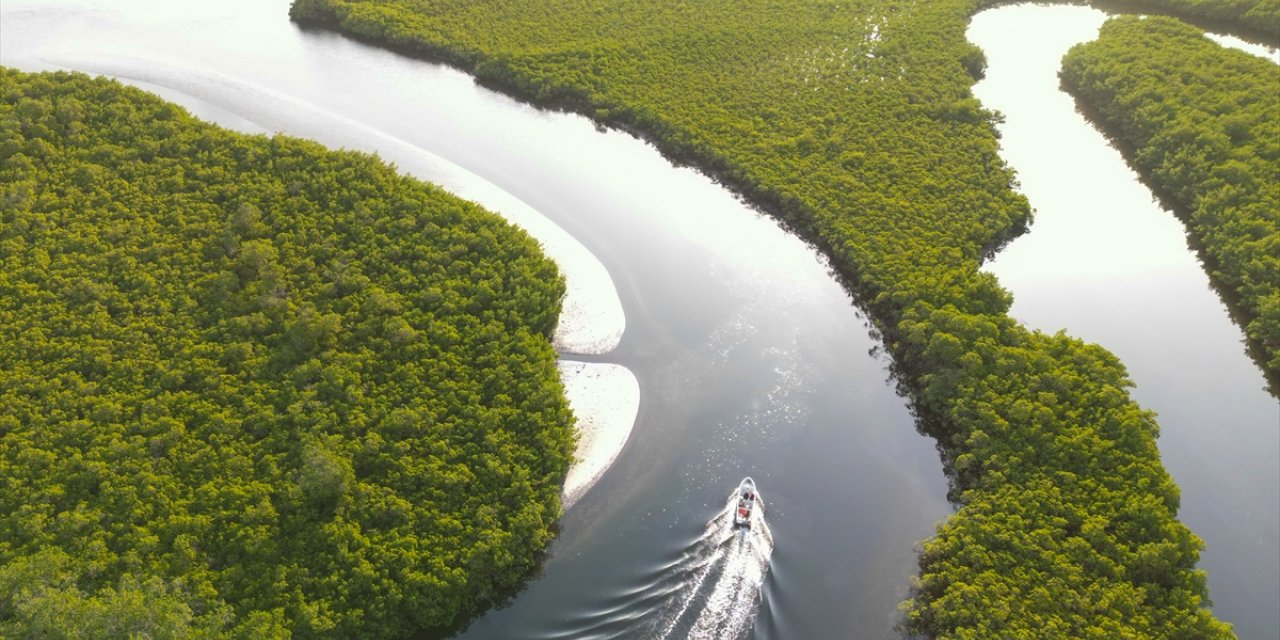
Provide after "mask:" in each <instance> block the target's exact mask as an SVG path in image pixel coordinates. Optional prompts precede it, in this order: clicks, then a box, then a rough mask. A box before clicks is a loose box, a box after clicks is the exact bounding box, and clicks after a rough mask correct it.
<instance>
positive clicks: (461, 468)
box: [0, 68, 573, 638]
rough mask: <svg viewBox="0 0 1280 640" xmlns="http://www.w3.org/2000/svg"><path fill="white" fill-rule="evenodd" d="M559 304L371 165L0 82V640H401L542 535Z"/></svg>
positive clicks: (433, 205)
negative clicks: (553, 334) (314, 639)
mask: <svg viewBox="0 0 1280 640" xmlns="http://www.w3.org/2000/svg"><path fill="white" fill-rule="evenodd" d="M563 292H564V283H563V280H562V279H561V277H560V276H559V274H558V273H557V271H556V269H555V266H554V264H553V263H551V262H549V261H548V260H547V259H545V258H544V257H542V255H541V253H540V251H539V249H538V246H537V244H536V243H535V241H534V240H532V239H531V238H530V237H529V236H528V235H526V234H525V233H524V232H522V231H520V230H518V229H515V228H513V227H511V226H509V225H508V224H507V223H505V222H504V221H503V220H502V219H501V218H498V217H497V216H495V215H493V214H490V213H487V212H485V211H482V210H480V209H479V208H478V207H476V206H474V205H472V204H469V203H466V202H463V201H461V200H458V199H456V198H454V197H452V196H449V195H448V194H445V193H443V192H442V191H440V190H438V189H436V188H434V187H431V186H429V185H426V184H423V183H420V182H417V181H415V180H411V179H408V178H404V177H401V176H399V175H397V174H396V173H395V172H394V171H393V170H392V169H391V168H390V167H388V166H386V165H384V164H383V163H381V162H380V161H378V160H377V159H376V158H373V157H370V156H366V155H362V154H357V153H348V152H330V151H327V150H325V149H323V148H322V147H320V146H319V145H316V144H314V143H309V142H305V141H301V140H297V139H293V138H288V137H285V136H275V137H265V136H245V135H240V134H235V133H232V132H229V131H225V130H223V129H220V128H217V127H214V126H211V125H207V124H204V123H202V122H199V121H197V120H195V119H194V118H192V117H190V116H189V115H188V114H187V113H186V112H184V111H182V110H181V109H179V108H178V107H175V106H173V105H171V104H168V103H165V102H163V101H161V100H160V99H158V98H156V97H154V96H151V95H150V94H147V93H144V92H142V91H138V90H135V89H131V88H127V87H124V86H122V85H120V84H118V83H116V82H112V81H107V80H103V79H90V78H88V77H86V76H83V75H73V74H61V73H60V74H25V73H19V72H16V71H12V70H7V69H3V68H0V636H3V637H6V638H63V637H66V638H89V637H94V638H126V637H148V638H179V637H182V638H186V637H201V638H204V637H210V638H213V637H238V638H266V637H289V636H292V637H298V638H307V637H333V638H403V637H406V636H408V635H409V634H410V633H411V632H413V631H415V630H418V629H422V628H426V627H435V626H440V625H447V624H451V623H454V622H455V621H456V620H457V619H458V618H459V617H460V616H466V615H468V614H470V613H473V612H475V611H477V610H480V609H484V608H487V607H489V606H492V604H493V603H494V602H495V600H498V599H500V598H502V597H504V596H505V594H506V592H507V591H508V590H509V589H510V588H511V587H512V586H513V585H515V584H517V583H518V582H519V581H521V580H523V579H525V578H526V577H527V575H528V574H529V572H530V571H531V570H532V569H534V568H535V567H536V564H537V562H538V560H539V556H540V554H541V553H542V551H543V549H544V548H545V546H546V545H547V543H548V542H549V540H550V539H551V537H552V532H551V526H552V524H553V523H554V521H555V520H556V519H557V518H558V517H559V514H560V503H559V495H560V485H561V483H562V482H563V480H564V477H565V473H566V471H567V469H568V466H569V461H570V457H571V455H572V451H573V442H572V416H571V414H570V412H569V410H568V407H567V405H566V402H565V400H564V397H563V388H562V386H561V383H560V380H559V376H558V373H557V370H556V365H555V354H554V352H553V350H552V348H551V345H550V342H549V339H548V335H549V333H550V331H551V330H552V328H553V326H554V324H555V322H556V320H557V315H558V313H559V302H560V298H561V296H562V295H563Z"/></svg>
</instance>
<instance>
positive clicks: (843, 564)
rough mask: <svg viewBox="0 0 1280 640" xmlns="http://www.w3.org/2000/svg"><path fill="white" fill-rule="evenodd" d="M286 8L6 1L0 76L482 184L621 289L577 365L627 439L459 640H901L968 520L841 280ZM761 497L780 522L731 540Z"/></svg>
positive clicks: (608, 140) (736, 219) (607, 146)
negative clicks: (103, 89)
mask: <svg viewBox="0 0 1280 640" xmlns="http://www.w3.org/2000/svg"><path fill="white" fill-rule="evenodd" d="M287 8H288V2H287V1H286V0H273V1H269V2H264V1H261V0H234V1H231V2H223V3H214V4H201V5H190V4H187V3H172V2H167V1H161V0H118V1H115V2H106V1H99V0H67V1H53V2H34V1H24V0H5V2H4V4H3V6H2V7H0V62H2V63H3V64H5V65H9V66H14V67H18V68H21V69H25V70H40V69H50V68H71V69H78V70H84V71H89V72H93V73H102V74H106V75H112V76H115V77H119V78H121V79H123V80H125V81H127V82H131V83H134V84H139V85H141V86H144V87H145V88H148V89H151V90H155V91H157V92H159V93H161V94H162V95H163V96H164V97H166V98H168V99H171V100H174V101H176V102H179V103H181V104H183V105H184V106H187V107H188V108H189V109H191V110H192V111H193V112H194V113H196V114H197V115H200V116H201V117H204V118H206V119H210V120H213V121H216V122H219V123H221V124H223V125H225V126H228V127H232V128H236V129H240V130H244V131H250V132H275V131H282V132H286V133H293V134H296V135H302V136H304V137H310V138H314V139H318V140H320V141H321V142H323V143H325V144H328V145H330V146H345V147H349V148H358V149H366V150H376V151H377V152H378V153H379V154H380V155H382V156H383V157H385V158H389V159H392V160H395V161H396V162H397V164H398V165H399V166H401V168H402V169H405V170H409V171H412V172H414V173H417V174H424V173H425V174H428V175H431V176H433V177H434V176H440V177H441V178H442V181H443V182H445V183H446V185H449V186H451V188H455V190H456V186H457V184H458V181H459V180H461V181H462V182H466V181H465V180H462V179H461V178H459V177H458V176H460V175H461V176H465V175H466V174H471V175H474V176H476V177H478V178H480V179H482V180H483V184H482V185H480V187H476V189H475V190H473V191H471V192H468V193H467V194H466V195H468V197H474V195H475V194H476V193H479V194H480V195H481V196H483V198H487V199H488V201H489V202H495V203H497V205H495V208H498V209H499V210H501V209H502V208H503V207H502V205H503V204H504V203H506V204H510V203H517V204H516V205H515V206H516V208H521V207H522V206H527V207H528V209H531V210H533V211H536V212H537V213H538V214H540V215H541V216H545V218H547V219H548V220H550V221H552V222H554V223H555V225H557V226H558V227H559V228H561V229H563V230H565V231H567V232H568V234H569V235H571V236H572V237H573V238H575V239H576V240H577V242H579V243H581V245H582V246H584V247H586V249H587V250H589V252H590V253H591V254H592V255H593V256H594V257H595V259H597V260H598V261H599V263H600V264H601V265H603V267H604V268H605V270H606V271H607V272H608V274H609V275H610V276H611V280H612V285H613V287H614V288H615V289H616V292H617V298H618V300H619V301H620V303H621V308H622V310H623V312H624V313H625V332H623V333H622V334H621V336H620V338H621V339H620V342H619V343H618V345H617V346H616V347H615V348H611V349H609V348H604V349H599V350H598V351H600V352H599V353H595V354H587V355H577V356H573V357H574V358H576V359H579V360H582V361H586V362H590V363H610V364H616V365H621V366H622V367H625V368H626V369H629V370H630V371H631V372H632V373H633V374H634V375H635V378H636V380H637V381H638V387H639V389H640V394H639V396H640V397H639V412H638V415H637V416H636V420H635V426H634V429H633V431H632V433H631V435H630V439H629V440H628V441H627V442H626V446H625V448H623V449H622V450H621V453H620V454H619V455H618V457H617V459H616V461H615V462H614V463H613V465H612V466H611V467H610V468H609V470H608V472H607V473H604V474H603V476H601V479H600V480H599V482H598V484H596V485H595V486H594V487H592V488H591V489H590V490H588V491H586V492H585V493H583V494H582V495H581V497H580V498H578V500H577V502H576V504H575V506H574V507H573V508H572V509H570V510H569V511H568V512H567V513H566V516H565V518H564V519H563V521H562V523H561V526H562V528H561V534H560V537H559V538H558V539H557V540H556V541H555V543H554V544H553V545H552V547H551V549H550V553H549V558H548V560H547V562H546V563H545V565H544V567H543V570H542V574H541V575H540V576H539V577H537V578H536V579H534V580H532V581H531V582H530V583H529V584H528V585H527V587H526V588H525V589H524V590H523V591H522V592H521V593H519V594H518V595H517V596H516V597H515V598H514V600H513V601H512V603H511V605H510V606H509V607H507V608H503V609H498V610H494V611H491V612H489V613H488V614H486V615H484V616H482V617H480V618H479V619H477V620H475V621H474V622H473V623H472V624H471V626H470V627H469V628H468V629H467V630H466V631H465V632H464V633H463V634H462V635H463V637H467V638H559V637H565V638H567V637H573V638H578V637H611V636H623V637H661V636H664V635H665V636H669V637H673V638H676V637H686V636H693V637H726V636H732V635H753V636H754V637H759V638H813V639H822V638H847V637H851V636H852V637H858V638H893V637H895V634H894V632H893V630H892V626H893V624H894V622H895V621H896V619H897V612H896V605H897V603H898V602H899V601H901V600H902V599H903V598H905V597H906V595H907V593H906V590H907V586H908V584H909V579H910V576H912V575H914V574H915V573H916V571H917V568H916V553H915V545H916V544H917V543H918V542H919V541H920V540H922V539H923V538H925V537H927V536H928V535H930V534H931V533H932V531H933V526H934V523H935V522H937V521H939V520H941V519H942V518H945V517H946V515H947V514H949V513H950V511H951V508H950V506H949V505H948V503H947V502H946V499H945V493H946V482H945V479H944V478H943V476H942V472H941V468H940V464H939V461H938V456H937V453H936V451H935V449H934V446H933V442H932V441H931V440H930V439H928V438H926V437H924V436H921V435H919V434H918V433H917V432H916V430H915V425H914V421H913V419H912V417H911V416H910V414H909V413H908V411H907V409H906V406H905V403H904V401H903V399H902V398H900V397H898V396H897V395H896V394H895V392H894V388H893V385H892V384H891V383H890V382H889V371H888V363H887V362H886V361H885V360H884V359H883V358H882V357H881V356H877V355H873V353H872V352H873V351H876V347H877V346H878V344H877V342H876V341H875V340H873V339H872V338H871V337H869V335H868V330H867V328H866V327H865V326H864V325H863V323H862V322H860V321H859V319H858V317H857V311H856V309H855V308H854V306H853V304H852V302H851V300H850V299H849V297H848V295H847V294H846V292H845V291H844V290H843V288H842V287H841V285H840V284H839V283H838V282H837V281H836V280H835V279H834V278H833V277H832V276H831V275H830V273H829V272H828V267H827V265H826V263H825V262H824V260H822V259H821V258H820V257H819V256H818V255H817V254H816V252H815V251H814V250H813V249H812V248H811V247H809V246H807V245H805V244H804V243H803V242H801V241H799V240H797V239H796V238H794V237H793V236H791V235H789V234H787V233H785V232H783V231H782V230H780V229H779V228H778V226H777V225H776V224H775V223H774V222H773V221H772V220H771V219H769V218H767V217H764V216H761V215H760V214H759V213H758V212H756V211H754V210H753V209H751V208H750V207H748V206H745V205H744V204H743V203H741V202H739V201H738V200H736V199H735V198H734V197H733V196H732V195H731V194H730V193H728V192H727V191H726V190H724V189H722V188H720V187H719V186H717V185H716V184H714V183H713V182H712V181H711V180H709V179H708V178H706V177H705V176H702V175H700V174H698V173H696V172H694V171H692V170H689V169H684V168H675V167H673V166H672V165H671V164H670V163H668V162H667V161H665V160H664V159H663V158H662V157H661V156H660V154H658V153H657V151H656V150H654V149H653V148H652V147H651V146H649V145H647V144H645V143H643V142H641V141H638V140H636V139H635V138H632V137H630V136H628V135H625V134H623V133H619V132H612V131H611V132H601V131H598V130H597V129H596V128H595V127H594V126H593V125H592V124H591V123H590V122H588V121H587V120H585V119H583V118H581V117H576V116H570V115H565V114H556V113H547V112H544V111H539V110H536V109H534V108H531V107H529V106H527V105H523V104H520V103H518V102H516V101H513V100H511V99H509V98H507V97H504V96H502V95H500V94H496V93H494V92H491V91H488V90H486V89H483V88H480V87H478V86H476V85H475V84H474V83H473V82H472V81H471V79H470V78H469V77H468V76H466V75H465V74H462V73H459V72H457V71H454V70H451V69H448V68H445V67H442V66H439V65H433V64H427V63H423V62H419V61H414V60H408V59H405V58H403V57H400V56H397V55H395V54H392V53H389V52H386V51H383V50H380V49H377V48H373V47H368V46H365V45H361V44H358V43H355V42H352V41H349V40H347V39H345V38H342V37H339V36H336V35H333V34H329V33H323V32H308V31H303V30H300V29H299V28H298V27H296V26H295V25H293V24H292V23H290V22H289V21H288V19H287ZM433 158H435V159H437V160H442V161H443V162H444V163H445V168H444V169H441V168H440V165H439V163H438V162H437V163H435V164H433V160H432V159H433ZM450 167H453V168H452V169H451V168H450ZM473 186H474V184H473ZM481 187H483V188H481ZM482 201H484V200H482ZM504 213H505V212H504ZM606 316H607V314H606ZM615 321H616V318H609V317H606V318H604V319H603V320H599V322H601V323H605V324H609V325H611V326H612V325H613V324H614V323H615ZM601 335H603V336H605V337H606V338H607V337H608V336H609V335H611V333H610V331H603V332H601ZM607 342H608V341H607V340H605V343H606V344H605V345H604V346H605V347H609V346H611V345H609V344H607ZM571 400H572V398H571ZM575 406H576V405H575ZM746 475H750V476H753V477H754V478H755V480H756V482H757V483H758V485H759V487H760V492H761V496H762V498H763V501H764V505H765V508H766V509H767V514H768V519H767V523H765V522H764V521H761V526H757V527H754V528H752V530H751V531H750V532H740V533H737V534H734V535H731V536H729V535H725V533H726V531H727V530H726V528H725V527H724V522H723V515H724V512H725V510H726V508H727V503H726V498H727V495H728V493H729V492H730V491H731V490H732V489H733V488H734V487H735V486H736V485H737V483H738V481H739V480H741V478H742V477H743V476H746Z"/></svg>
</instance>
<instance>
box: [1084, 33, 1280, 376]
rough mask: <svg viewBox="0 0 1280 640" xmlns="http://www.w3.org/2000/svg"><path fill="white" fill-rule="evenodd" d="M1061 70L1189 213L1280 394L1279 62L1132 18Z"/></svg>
mask: <svg viewBox="0 0 1280 640" xmlns="http://www.w3.org/2000/svg"><path fill="white" fill-rule="evenodd" d="M1274 24H1280V23H1274ZM1061 76H1062V83H1063V86H1064V87H1065V88H1066V89H1067V90H1068V91H1069V92H1071V93H1072V94H1073V95H1075V97H1076V99H1077V100H1078V101H1079V102H1080V103H1081V104H1082V105H1084V106H1085V108H1086V109H1085V110H1086V112H1087V113H1089V114H1090V115H1091V116H1093V118H1094V119H1095V120H1096V121H1097V122H1098V123H1099V124H1100V125H1101V127H1102V128H1103V129H1104V130H1105V131H1107V132H1108V133H1109V134H1110V135H1111V136H1112V138H1113V139H1115V140H1116V141H1117V142H1119V146H1120V147H1121V149H1123V150H1124V151H1125V156H1126V158H1127V159H1128V160H1129V162H1130V163H1131V164H1133V165H1134V166H1135V168H1136V169H1137V171H1138V172H1139V173H1140V174H1141V175H1142V176H1143V178H1144V179H1145V180H1146V181H1147V182H1149V183H1151V184H1153V185H1154V186H1155V188H1156V190H1157V191H1158V192H1159V193H1162V194H1164V196H1165V197H1166V198H1167V199H1168V200H1170V201H1171V203H1172V205H1173V208H1174V210H1175V211H1177V212H1179V214H1180V215H1181V216H1182V217H1183V219H1184V221H1185V222H1186V223H1187V226H1188V228H1189V229H1190V231H1191V234H1192V236H1193V237H1194V238H1196V239H1197V240H1198V241H1199V244H1200V246H1201V247H1202V253H1203V255H1204V256H1205V263H1206V266H1208V267H1209V273H1210V276H1211V277H1212V278H1213V280H1214V282H1215V283H1216V284H1217V285H1218V287H1219V288H1221V289H1225V290H1226V291H1227V294H1228V295H1227V297H1228V299H1230V300H1232V302H1234V303H1235V305H1234V306H1235V307H1236V309H1237V310H1238V311H1239V315H1240V316H1241V317H1242V319H1241V324H1243V325H1244V328H1245V333H1246V335H1247V336H1248V338H1249V341H1250V343H1251V345H1252V346H1253V350H1254V352H1255V353H1256V354H1257V358H1256V359H1257V360H1259V361H1260V362H1261V363H1262V367H1263V369H1264V370H1265V371H1266V372H1267V376H1268V378H1269V380H1270V382H1271V386H1272V390H1273V393H1280V284H1278V283H1280V117H1277V116H1278V115H1280V67H1277V66H1276V65H1275V64H1274V63H1272V62H1269V61H1267V60H1263V59H1261V58H1259V57H1257V56H1252V55H1248V54H1245V53H1242V52H1240V51H1235V50H1232V49H1227V48H1224V47H1220V46H1218V45H1217V44H1216V43H1214V42H1212V41H1211V40H1209V39H1207V38H1205V37H1204V35H1203V34H1201V33H1200V32H1199V31H1198V30H1197V29H1195V28H1193V27H1189V26H1187V25H1185V24H1183V23H1181V22H1178V21H1176V20H1172V19H1169V18H1159V17H1152V18H1148V19H1138V18H1136V17H1132V16H1129V17H1123V18H1117V19H1114V20H1111V21H1108V22H1107V23H1106V25H1105V26H1104V27H1103V29H1102V33H1101V35H1100V36H1099V38H1098V39H1097V40H1096V41H1093V42H1089V43H1085V44H1083V45H1080V46H1077V47H1076V48H1074V49H1072V51H1071V52H1070V53H1069V54H1068V55H1067V56H1066V58H1064V59H1063V67H1062V74H1061Z"/></svg>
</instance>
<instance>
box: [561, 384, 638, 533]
mask: <svg viewBox="0 0 1280 640" xmlns="http://www.w3.org/2000/svg"><path fill="white" fill-rule="evenodd" d="M560 378H561V379H562V380H564V386H565V394H566V395H567V396H568V397H569V405H570V406H571V407H573V412H574V414H575V415H577V417H578V450H577V451H575V452H574V456H573V457H574V462H573V466H572V467H570V469H569V475H568V477H566V478H565V481H564V492H563V493H561V494H560V499H561V501H562V502H563V504H564V508H565V510H568V509H569V508H570V507H572V506H573V505H574V503H575V502H577V501H578V499H579V498H581V497H582V496H583V494H585V493H586V492H587V490H588V489H590V488H591V487H592V486H593V485H594V484H595V483H596V482H597V481H598V480H599V479H600V477H601V476H603V475H604V472H605V471H606V470H608V468H609V467H610V465H612V464H613V461H614V460H615V459H617V457H618V454H619V453H620V452H621V451H622V446H623V445H625V444H626V443H627V438H629V437H630V436H631V428H632V427H633V426H634V425H635V422H636V414H637V413H638V412H639V411H640V383H639V382H638V381H637V380H636V377H635V374H633V373H631V370H630V369H627V368H626V367H623V366H621V365H616V364H606V363H594V362H576V361H573V360H561V361H560Z"/></svg>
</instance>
